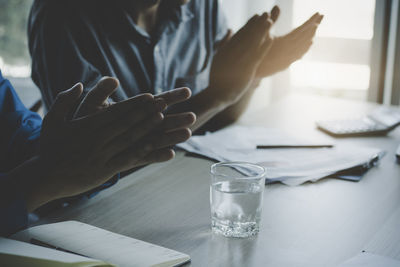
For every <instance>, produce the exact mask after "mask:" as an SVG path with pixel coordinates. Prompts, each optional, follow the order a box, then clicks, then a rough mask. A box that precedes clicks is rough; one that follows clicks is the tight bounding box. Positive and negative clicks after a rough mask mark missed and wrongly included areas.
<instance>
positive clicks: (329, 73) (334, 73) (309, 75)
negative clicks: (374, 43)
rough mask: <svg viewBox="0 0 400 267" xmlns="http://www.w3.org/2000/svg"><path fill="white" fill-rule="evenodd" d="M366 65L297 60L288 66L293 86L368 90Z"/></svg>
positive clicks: (368, 68) (368, 69)
mask: <svg viewBox="0 0 400 267" xmlns="http://www.w3.org/2000/svg"><path fill="white" fill-rule="evenodd" d="M369 77H370V67H369V66H368V65H357V64H342V63H327V62H313V61H305V60H303V61H299V62H296V63H294V64H293V65H292V66H291V67H290V82H291V84H292V85H293V86H294V87H307V88H318V89H350V90H368V87H369Z"/></svg>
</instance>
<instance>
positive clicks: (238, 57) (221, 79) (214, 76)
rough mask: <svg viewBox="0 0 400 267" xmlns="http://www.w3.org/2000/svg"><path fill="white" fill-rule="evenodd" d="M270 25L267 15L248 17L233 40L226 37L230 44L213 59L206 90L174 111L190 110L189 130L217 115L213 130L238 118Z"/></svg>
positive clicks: (266, 44)
mask: <svg viewBox="0 0 400 267" xmlns="http://www.w3.org/2000/svg"><path fill="white" fill-rule="evenodd" d="M271 26H272V22H271V20H270V17H269V15H268V14H267V13H264V14H263V15H262V16H258V15H255V16H254V17H253V18H251V19H250V20H249V21H248V22H247V24H246V25H245V26H244V27H243V28H242V29H240V30H239V31H238V32H237V33H236V34H235V35H234V36H233V37H232V38H230V37H229V36H230V33H228V34H227V36H226V38H227V39H229V41H225V42H224V41H223V43H225V44H224V45H222V46H221V47H220V48H219V49H218V51H217V53H216V54H215V56H214V58H213V62H212V65H211V70H210V85H209V87H208V88H206V89H205V90H203V91H201V92H200V93H199V94H197V95H195V96H194V97H192V98H191V99H190V100H189V101H187V102H185V103H183V104H181V105H178V106H176V107H175V108H174V109H173V111H176V110H179V111H182V110H189V109H190V110H191V111H193V112H194V113H195V114H196V116H197V120H196V123H195V124H194V125H193V126H192V127H191V129H192V130H197V129H199V128H200V127H201V126H203V125H204V124H205V123H207V122H208V121H210V120H211V119H212V118H214V117H215V116H216V115H217V114H220V115H218V117H216V118H215V120H214V122H212V123H213V124H214V126H215V128H220V127H222V126H224V124H226V123H227V122H231V121H232V120H235V119H237V118H238V117H239V116H240V114H241V113H242V112H243V110H244V109H245V108H246V106H247V104H248V102H249V100H250V98H251V95H252V93H253V92H252V91H253V89H254V87H255V85H256V84H257V83H258V79H256V77H255V75H256V71H257V67H258V65H259V64H260V63H261V59H262V58H263V56H264V55H265V54H266V53H267V52H268V50H269V47H270V46H271V41H272V40H271V38H270V35H269V30H270V27H271ZM217 119H221V121H217Z"/></svg>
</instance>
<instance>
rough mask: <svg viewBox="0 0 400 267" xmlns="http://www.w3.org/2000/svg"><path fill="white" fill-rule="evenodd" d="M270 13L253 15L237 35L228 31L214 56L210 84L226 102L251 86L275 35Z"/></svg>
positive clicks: (236, 98)
mask: <svg viewBox="0 0 400 267" xmlns="http://www.w3.org/2000/svg"><path fill="white" fill-rule="evenodd" d="M272 23H273V22H272V20H271V18H270V15H269V14H268V13H264V14H262V15H261V16H259V15H255V16H253V17H252V18H251V19H250V20H249V21H248V22H247V24H246V25H245V26H243V27H242V28H241V29H240V30H239V31H238V32H237V33H236V34H235V35H233V37H231V33H230V32H228V34H227V35H226V37H225V39H224V40H223V41H222V44H221V45H220V47H219V49H218V51H217V53H216V55H215V56H214V59H213V62H212V66H211V71H210V88H212V90H213V92H214V94H215V97H217V98H218V99H220V100H222V101H223V102H226V103H229V104H233V103H235V102H237V101H238V100H239V99H240V98H241V97H242V96H243V94H244V93H245V92H246V91H247V90H248V88H249V87H250V86H251V84H252V82H253V79H254V78H255V75H256V72H257V70H258V66H259V65H260V63H261V61H262V59H263V58H264V56H265V55H267V53H268V51H269V49H270V47H271V44H272V39H271V37H270V34H269V30H270V28H271V26H272Z"/></svg>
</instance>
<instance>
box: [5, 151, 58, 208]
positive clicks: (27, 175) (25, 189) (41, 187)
mask: <svg viewBox="0 0 400 267" xmlns="http://www.w3.org/2000/svg"><path fill="white" fill-rule="evenodd" d="M8 176H9V179H8V181H7V182H6V183H5V184H4V185H3V188H2V191H3V196H5V198H4V199H3V201H4V202H5V203H7V202H10V201H12V200H13V198H14V196H15V195H18V196H19V197H21V198H23V199H24V201H25V203H26V208H27V211H28V212H30V211H33V210H35V209H37V208H38V207H40V206H42V205H44V204H46V203H47V202H50V201H52V200H55V199H57V198H59V192H57V190H55V188H53V186H52V183H51V182H50V175H49V168H46V167H45V166H43V164H42V163H41V162H40V160H39V158H38V157H35V158H32V159H30V160H28V161H26V162H24V163H23V164H21V165H20V166H18V167H17V168H15V169H14V170H12V171H11V172H10V173H9V174H8ZM2 204H3V205H4V203H2Z"/></svg>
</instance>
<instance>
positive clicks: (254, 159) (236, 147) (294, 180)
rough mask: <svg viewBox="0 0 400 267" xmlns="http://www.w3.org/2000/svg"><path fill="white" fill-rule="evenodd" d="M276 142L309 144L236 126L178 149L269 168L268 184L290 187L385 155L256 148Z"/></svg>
mask: <svg viewBox="0 0 400 267" xmlns="http://www.w3.org/2000/svg"><path fill="white" fill-rule="evenodd" d="M269 134H271V138H270V137H269ZM271 140H272V141H271ZM274 142H275V144H277V143H279V144H299V143H301V144H306V143H307V142H306V141H294V140H293V139H290V137H288V136H287V135H285V134H279V132H278V131H277V130H268V129H264V128H259V127H255V128H253V127H243V126H235V127H230V128H228V129H225V130H222V131H219V132H216V133H211V134H210V133H208V134H206V135H205V136H194V137H192V138H191V139H189V140H188V141H187V142H185V143H183V144H180V145H178V147H180V148H182V149H184V150H186V151H189V152H192V153H196V154H199V155H203V156H206V157H208V158H211V159H215V160H217V161H245V162H251V163H256V164H259V165H261V166H264V167H265V168H266V169H267V182H273V181H280V182H282V183H284V184H287V185H299V184H302V183H304V182H306V181H317V180H319V179H321V178H323V177H327V176H329V175H332V174H334V173H337V172H338V171H342V170H346V169H349V168H352V167H355V166H364V165H365V167H369V166H368V164H369V163H370V162H371V160H372V159H374V158H375V159H379V158H380V157H382V156H383V155H384V153H383V151H381V150H380V149H375V148H366V147H346V148H343V147H335V148H321V149H315V148H313V149H304V148H293V149H288V148H285V149H256V148H255V147H256V145H257V144H260V143H263V144H274ZM308 144H310V143H309V142H308ZM314 144H315V143H314Z"/></svg>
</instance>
